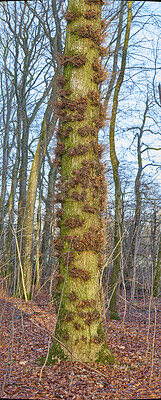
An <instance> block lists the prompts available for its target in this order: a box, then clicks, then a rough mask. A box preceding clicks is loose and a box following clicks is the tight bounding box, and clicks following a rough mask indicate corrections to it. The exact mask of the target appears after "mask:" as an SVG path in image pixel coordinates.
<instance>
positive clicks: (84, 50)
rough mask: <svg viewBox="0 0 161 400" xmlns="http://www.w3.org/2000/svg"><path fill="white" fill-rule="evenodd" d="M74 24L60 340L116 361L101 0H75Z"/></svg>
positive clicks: (61, 145)
mask: <svg viewBox="0 0 161 400" xmlns="http://www.w3.org/2000/svg"><path fill="white" fill-rule="evenodd" d="M66 19H67V22H68V24H67V33H66V46H65V54H64V57H63V59H62V63H63V64H64V75H63V77H60V80H59V81H58V85H59V88H60V100H59V102H58V104H57V107H58V116H59V118H60V121H61V123H60V128H59V130H58V144H57V148H56V150H55V155H56V157H55V158H56V162H57V163H58V164H60V174H61V179H60V182H59V183H58V193H57V203H58V209H57V216H58V218H57V221H58V226H59V227H60V235H59V236H58V237H57V239H56V240H55V254H57V257H59V267H60V271H59V277H58V278H59V281H58V285H57V289H56V297H57V307H58V310H59V313H58V319H57V324H56V331H55V336H56V338H57V339H59V340H60V341H61V342H62V343H63V344H64V345H65V346H66V347H67V348H68V349H69V350H70V351H72V353H73V354H74V355H75V356H76V357H77V358H79V360H81V361H83V362H93V361H101V362H110V363H112V362H114V357H113V355H112V353H111V352H110V350H109V349H108V347H107V345H106V342H105V335H104V333H103V330H102V322H101V302H100V290H99V275H100V267H101V257H102V252H103V246H104V234H103V222H102V220H101V218H100V214H101V212H102V211H103V208H104V205H105V199H106V183H105V178H104V171H103V166H102V164H101V163H100V155H101V152H102V148H101V146H100V145H99V144H98V131H99V128H100V127H101V126H102V120H103V116H102V114H103V113H102V106H101V102H100V94H99V91H98V85H99V83H101V82H102V81H103V79H104V78H105V72H104V70H103V69H102V67H101V63H100V60H99V57H100V44H101V4H100V1H93V2H92V1H88V0H69V6H68V11H67V14H66ZM60 205H61V206H60ZM56 252H57V253H56ZM65 358H70V354H69V353H68V351H67V350H66V349H65V348H63V347H62V348H61V347H60V345H59V344H58V343H57V342H56V341H54V342H53V345H52V347H51V350H50V353H49V358H48V362H49V363H52V362H53V363H54V362H56V361H58V360H59V359H65Z"/></svg>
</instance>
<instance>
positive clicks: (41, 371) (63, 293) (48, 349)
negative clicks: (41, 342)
mask: <svg viewBox="0 0 161 400" xmlns="http://www.w3.org/2000/svg"><path fill="white" fill-rule="evenodd" d="M72 240H73V236H72V238H71V241H70V246H69V251H68V257H67V268H66V274H65V279H64V284H63V289H62V292H61V298H60V304H59V309H58V313H57V319H56V322H55V325H54V329H53V332H55V328H56V324H57V320H58V317H59V313H60V307H61V304H62V300H63V294H64V289H65V283H66V278H67V273H68V267H69V253H70V248H71V244H72ZM50 344H51V336H50V337H49V342H48V350H47V354H46V358H45V361H44V364H43V366H42V368H41V371H40V378H39V379H40V381H41V378H42V372H43V369H44V368H45V365H46V363H47V360H48V356H49V351H50Z"/></svg>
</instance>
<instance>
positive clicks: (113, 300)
mask: <svg viewBox="0 0 161 400" xmlns="http://www.w3.org/2000/svg"><path fill="white" fill-rule="evenodd" d="M132 3H133V2H132V1H128V15H127V26H126V33H125V39H124V47H123V53H122V62H121V69H120V73H119V76H118V79H117V83H116V87H115V91H114V98H113V107H112V116H111V121H110V158H111V164H112V169H113V178H114V183H115V223H114V261H113V270H112V276H111V296H110V318H111V319H119V314H118V306H117V287H118V282H119V274H120V252H121V235H122V229H121V182H120V177H119V161H118V158H117V154H116V149H115V121H116V115H117V105H118V96H119V91H120V88H121V85H122V82H123V79H124V72H125V66H126V56H127V49H128V43H129V34H130V27H131V20H132V11H131V8H132Z"/></svg>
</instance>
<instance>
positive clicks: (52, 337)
mask: <svg viewBox="0 0 161 400" xmlns="http://www.w3.org/2000/svg"><path fill="white" fill-rule="evenodd" d="M29 319H30V321H31V322H32V323H33V324H34V325H36V326H37V327H38V328H39V329H42V330H43V331H44V332H46V333H47V334H48V335H50V338H51V339H54V340H56V342H58V343H59V344H60V345H61V346H63V347H64V348H65V349H66V350H67V351H68V352H69V354H70V355H71V356H72V357H74V358H75V359H76V360H77V361H78V362H79V363H80V364H82V365H83V366H85V367H86V368H87V369H90V370H91V371H93V372H95V373H96V374H98V375H101V376H103V377H104V378H106V379H108V376H107V375H105V374H103V373H102V372H100V371H98V370H97V369H95V368H92V367H90V366H89V365H87V364H86V363H84V362H83V361H80V360H79V358H78V357H77V356H75V355H74V354H73V353H72V351H71V350H69V349H68V347H67V346H66V345H65V344H64V343H62V342H61V341H60V340H59V339H57V338H56V337H55V336H54V335H53V334H52V333H51V332H49V331H48V330H47V329H46V328H43V327H42V326H40V325H38V324H37V323H36V322H35V321H34V320H33V319H32V318H29Z"/></svg>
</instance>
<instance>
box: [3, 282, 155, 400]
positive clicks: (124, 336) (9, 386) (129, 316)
mask: <svg viewBox="0 0 161 400" xmlns="http://www.w3.org/2000/svg"><path fill="white" fill-rule="evenodd" d="M124 311H125V302H124V300H123V298H121V297H120V300H119V312H120V317H121V318H120V320H119V321H112V320H110V319H109V314H108V312H107V315H106V320H105V318H104V322H103V323H104V328H105V330H106V335H107V344H108V346H109V347H110V349H111V350H112V351H113V353H114V354H115V355H116V357H117V358H118V359H119V360H120V364H116V365H113V366H112V365H111V366H110V365H106V366H104V365H100V364H92V365H91V364H90V365H88V364H87V365H82V364H81V363H80V362H74V363H72V362H65V363H62V362H60V363H59V364H56V365H53V366H50V367H48V366H45V367H44V368H43V370H42V366H39V365H38V362H37V359H38V358H39V357H41V356H42V355H44V354H47V349H48V343H49V334H48V332H49V331H52V330H53V327H54V324H55V321H56V315H55V310H54V304H52V303H51V302H50V301H49V296H48V295H47V294H46V293H39V294H38V295H37V296H35V299H34V300H30V301H28V303H27V304H26V303H25V301H22V302H21V301H20V299H13V298H12V297H9V296H8V295H7V294H6V292H5V291H4V290H0V319H1V322H0V382H1V397H2V398H6V399H43V400H44V399H53V400H56V399H64V400H67V399H69V400H70V399H73V400H89V399H90V400H93V399H95V400H96V399H100V400H102V399H107V400H108V399H111V400H112V399H119V400H121V399H128V400H130V399H158V398H161V298H158V299H155V300H152V301H151V303H149V298H144V299H143V298H142V299H139V298H138V299H136V300H135V302H134V305H133V306H130V308H129V303H127V311H126V315H124ZM124 316H125V320H124ZM123 321H124V322H123ZM89 368H90V369H89ZM40 376H41V380H40Z"/></svg>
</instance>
